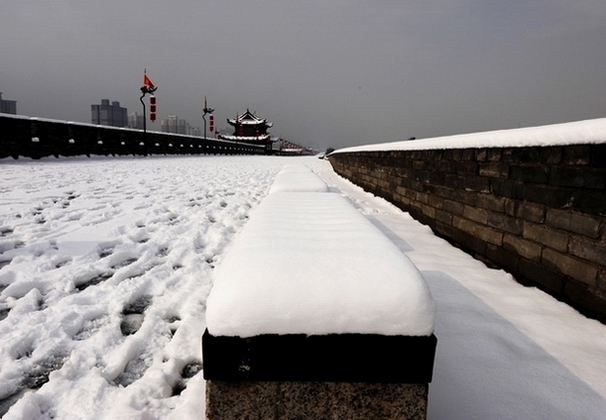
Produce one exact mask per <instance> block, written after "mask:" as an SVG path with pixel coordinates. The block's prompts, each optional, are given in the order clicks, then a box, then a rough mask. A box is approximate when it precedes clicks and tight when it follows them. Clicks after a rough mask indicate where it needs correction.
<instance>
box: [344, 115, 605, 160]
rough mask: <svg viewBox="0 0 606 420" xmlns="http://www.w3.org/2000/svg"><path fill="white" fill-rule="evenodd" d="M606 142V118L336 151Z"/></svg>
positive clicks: (566, 144) (564, 144) (369, 145)
mask: <svg viewBox="0 0 606 420" xmlns="http://www.w3.org/2000/svg"><path fill="white" fill-rule="evenodd" d="M599 143H606V118H599V119H595V120H586V121H576V122H570V123H564V124H553V125H544V126H540V127H527V128H516V129H512V130H499V131H486V132H482V133H472V134H458V135H455V136H444V137H434V138H429V139H422V140H414V141H413V140H407V141H395V142H390V143H379V144H368V145H364V146H356V147H346V148H343V149H339V150H336V151H334V152H333V153H346V152H347V153H349V152H378V151H395V150H433V149H464V148H480V147H532V146H568V145H572V144H599Z"/></svg>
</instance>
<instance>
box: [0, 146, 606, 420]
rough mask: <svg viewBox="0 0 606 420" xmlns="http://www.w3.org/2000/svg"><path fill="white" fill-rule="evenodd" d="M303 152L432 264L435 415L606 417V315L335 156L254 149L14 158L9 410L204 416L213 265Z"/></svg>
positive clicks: (1, 407) (8, 268) (5, 307)
mask: <svg viewBox="0 0 606 420" xmlns="http://www.w3.org/2000/svg"><path fill="white" fill-rule="evenodd" d="M294 161H296V162H299V163H304V164H306V165H308V166H309V167H310V168H311V169H312V170H314V172H316V173H317V174H318V175H319V176H320V177H321V178H322V179H323V180H324V181H325V182H326V183H327V184H328V186H329V188H330V190H331V191H333V192H338V193H340V194H342V195H343V196H345V197H346V198H347V199H348V200H349V201H350V202H351V203H352V204H353V205H354V207H355V208H357V209H358V210H359V211H360V212H361V213H362V214H363V215H365V216H366V217H367V218H368V219H369V220H370V221H371V222H372V223H374V224H375V225H376V226H377V227H379V229H381V230H382V231H383V232H384V233H385V234H386V235H387V236H388V237H389V238H390V239H391V240H392V241H393V242H394V243H395V244H396V245H397V246H398V247H399V249H400V250H401V251H402V252H404V253H405V254H406V255H407V256H408V257H409V258H410V259H411V260H412V261H413V262H414V263H415V264H416V266H417V267H418V268H419V269H420V270H421V272H422V273H423V275H424V277H425V279H426V280H427V282H428V284H429V287H430V290H431V292H432V295H433V298H434V300H435V302H436V307H437V318H436V335H437V337H438V352H437V356H436V366H435V373H434V380H433V382H432V384H431V386H430V399H429V419H432V420H436V419H449V420H450V419H596V420H598V419H604V418H606V415H605V414H604V413H606V380H605V379H604V378H606V326H604V325H602V324H599V323H598V322H596V321H592V320H589V319H587V318H585V317H583V316H581V315H579V314H578V313H577V312H576V311H574V310H572V309H570V308H569V307H568V306H566V305H564V304H561V303H559V302H557V301H555V300H554V299H553V298H551V297H550V296H548V295H546V294H544V293H542V292H540V291H538V290H537V289H534V288H525V287H523V286H520V285H519V284H517V283H516V282H515V281H514V280H513V279H512V278H511V276H509V275H508V274H507V273H504V272H502V271H498V270H491V269H488V268H486V267H485V266H484V265H483V264H482V263H480V262H478V261H476V260H474V259H472V258H471V257H469V256H468V255H466V254H464V253H463V252H461V251H459V250H457V249H455V248H453V247H451V246H449V245H448V244H447V243H446V242H445V241H443V240H441V239H439V238H437V237H435V236H434V235H433V234H432V233H431V230H430V229H429V228H427V227H425V226H422V225H420V224H419V223H417V222H416V221H414V220H413V219H412V218H411V217H410V216H409V215H408V214H406V213H403V212H401V211H400V210H398V209H397V208H395V207H394V206H392V205H391V204H389V203H387V202H385V201H384V200H382V199H379V198H376V197H374V196H372V195H370V194H367V193H365V192H363V191H362V190H361V189H359V188H357V187H355V186H353V185H352V184H350V183H349V182H347V181H345V180H343V179H342V178H340V177H338V176H337V175H335V174H334V172H333V171H332V169H331V168H330V165H329V164H328V162H326V161H323V160H319V159H315V158H288V157H253V156H248V157H227V156H222V157H147V158H132V157H131V158H113V159H112V158H94V159H60V160H56V159H44V160H41V161H31V160H19V161H13V160H8V159H5V160H2V161H0V232H2V236H0V416H3V418H5V419H50V418H56V419H71V418H74V419H79V418H82V419H102V418H107V419H110V418H111V419H121V418H124V419H160V418H174V419H188V418H191V419H193V418H203V412H204V381H203V378H202V373H201V369H202V360H201V348H200V346H201V344H200V339H201V335H202V332H203V330H204V327H205V325H206V321H205V305H206V297H207V295H208V293H209V291H210V288H211V286H212V281H213V269H214V267H215V266H216V265H217V264H219V263H220V262H221V258H222V256H223V255H224V252H225V251H226V249H228V248H229V246H230V244H231V243H232V240H233V239H234V237H235V235H236V234H237V233H238V232H239V231H240V229H241V228H242V227H243V226H244V224H245V223H246V220H247V219H248V217H249V215H250V213H251V211H254V208H255V207H256V205H257V204H258V203H259V202H260V201H261V200H262V199H263V198H264V196H265V195H266V194H267V193H268V191H269V189H270V187H271V185H272V182H273V180H274V178H275V176H276V174H277V173H278V172H279V171H280V169H281V168H282V167H283V166H284V165H286V164H288V163H291V162H294Z"/></svg>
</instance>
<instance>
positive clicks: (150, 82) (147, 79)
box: [143, 72, 155, 88]
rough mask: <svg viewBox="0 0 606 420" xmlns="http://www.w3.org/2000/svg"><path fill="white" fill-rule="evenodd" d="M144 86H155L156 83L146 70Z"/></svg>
mask: <svg viewBox="0 0 606 420" xmlns="http://www.w3.org/2000/svg"><path fill="white" fill-rule="evenodd" d="M143 86H145V87H149V88H154V87H155V86H154V84H153V83H152V81H151V79H150V78H149V76H148V75H147V73H145V72H143Z"/></svg>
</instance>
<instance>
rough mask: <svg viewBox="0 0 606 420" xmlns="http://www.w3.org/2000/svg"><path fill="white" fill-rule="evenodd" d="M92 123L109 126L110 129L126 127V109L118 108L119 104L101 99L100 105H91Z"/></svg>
mask: <svg viewBox="0 0 606 420" xmlns="http://www.w3.org/2000/svg"><path fill="white" fill-rule="evenodd" d="M91 113H92V122H93V124H97V125H109V126H112V127H126V126H128V117H127V111H126V108H122V107H121V106H120V102H118V101H113V102H112V103H111V104H110V103H109V99H101V105H91Z"/></svg>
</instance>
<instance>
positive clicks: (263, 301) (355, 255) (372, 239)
mask: <svg viewBox="0 0 606 420" xmlns="http://www.w3.org/2000/svg"><path fill="white" fill-rule="evenodd" d="M214 274H215V280H214V285H213V289H212V290H211V293H210V295H209V297H208V300H207V312H206V320H207V326H208V330H209V332H210V333H211V334H212V335H224V336H240V337H250V336H255V335H260V334H308V335H323V334H340V333H361V334H383V335H417V336H418V335H431V334H432V332H433V329H434V319H435V308H434V303H433V300H432V298H431V295H430V292H429V289H428V287H427V285H426V283H425V280H424V279H423V277H422V275H421V273H420V272H419V271H418V270H417V268H416V267H415V266H414V264H413V263H412V262H411V261H410V260H409V259H408V258H407V257H406V256H405V255H404V254H403V253H402V252H401V251H400V250H399V249H398V248H397V247H396V246H395V245H394V244H393V243H392V242H391V241H390V240H389V239H388V238H387V237H386V236H385V235H383V233H382V232H381V231H379V230H378V228H376V227H375V226H374V225H373V224H372V223H371V222H370V221H368V220H367V219H366V218H365V217H364V216H362V215H361V214H360V213H359V212H358V211H357V210H356V209H355V208H354V207H353V206H351V204H350V203H349V202H347V200H345V199H344V198H343V197H341V196H340V195H338V194H333V193H300V192H295V193H289V192H284V193H280V194H271V195H268V196H267V197H266V198H265V199H264V200H263V202H261V204H260V205H259V206H258V207H257V208H256V209H255V211H254V213H253V214H251V219H250V220H249V221H248V222H247V224H246V225H245V226H244V228H243V230H242V231H241V232H240V234H239V235H238V237H237V238H236V240H235V241H234V244H233V246H232V248H231V249H230V250H229V251H228V253H227V254H226V255H225V258H224V260H223V261H222V263H221V264H220V265H219V266H218V267H217V269H216V270H215V273H214Z"/></svg>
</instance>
